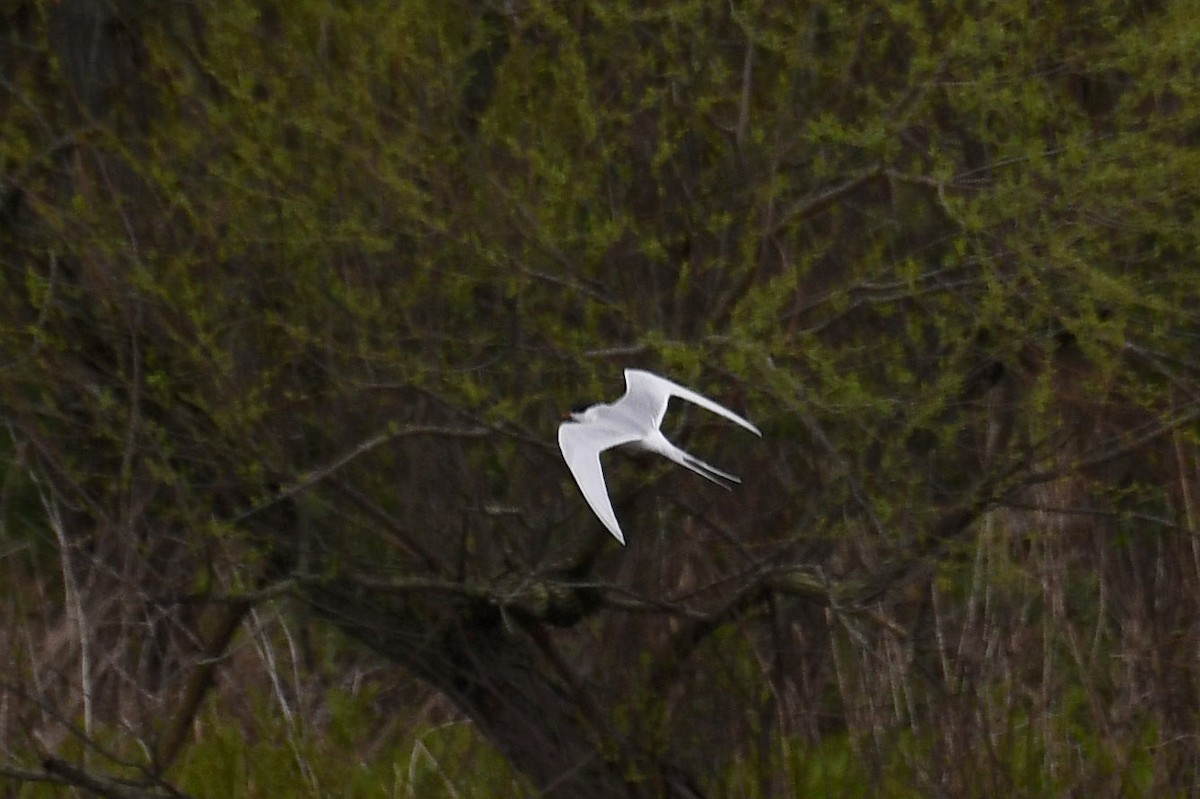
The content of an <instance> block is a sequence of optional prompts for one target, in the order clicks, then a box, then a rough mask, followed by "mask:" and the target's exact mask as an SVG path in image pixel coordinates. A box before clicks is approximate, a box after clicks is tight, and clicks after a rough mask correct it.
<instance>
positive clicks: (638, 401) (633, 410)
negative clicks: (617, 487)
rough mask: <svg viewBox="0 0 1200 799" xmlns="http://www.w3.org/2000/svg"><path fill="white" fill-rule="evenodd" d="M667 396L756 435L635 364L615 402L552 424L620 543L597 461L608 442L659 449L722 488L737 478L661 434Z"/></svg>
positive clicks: (589, 498)
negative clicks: (622, 394) (623, 390)
mask: <svg viewBox="0 0 1200 799" xmlns="http://www.w3.org/2000/svg"><path fill="white" fill-rule="evenodd" d="M671 397H679V398H680V399H684V400H687V401H688V402H692V403H695V404H696V405H699V406H700V407H702V408H704V409H705V410H707V411H711V412H712V413H715V414H717V415H719V416H724V417H725V418H726V419H729V420H730V421H732V422H735V423H737V424H739V425H741V426H742V427H744V428H746V429H747V430H749V431H750V432H752V433H754V434H755V435H758V436H761V435H762V433H761V432H760V431H759V429H758V428H757V427H755V426H754V425H753V424H751V423H750V422H749V421H747V420H746V419H743V418H742V417H741V416H738V415H737V414H736V413H734V412H733V411H731V410H729V409H728V408H726V407H724V406H723V405H718V404H717V403H715V402H713V401H712V400H710V399H709V398H708V397H705V396H703V395H701V394H697V393H696V392H695V391H692V390H691V389H689V388H685V387H684V386H681V385H679V384H678V383H674V382H672V381H670V380H667V379H666V378H665V377H659V376H658V375H656V374H652V373H650V372H644V371H642V370H640V369H626V370H625V395H624V396H623V397H621V398H620V399H619V400H617V401H616V402H610V403H599V404H596V405H591V406H588V407H586V408H578V409H576V410H574V411H573V412H572V413H571V414H570V417H569V419H568V421H565V422H563V424H562V425H560V426H559V428H558V446H559V449H561V450H562V454H563V458H564V459H565V460H566V462H567V466H568V467H569V468H570V469H571V474H572V475H573V476H574V477H575V482H576V483H578V484H579V489H580V491H582V492H583V497H584V499H586V500H587V502H588V504H589V505H590V506H591V508H592V510H593V511H594V512H595V514H596V516H597V517H599V519H600V521H601V522H603V523H604V526H605V527H606V528H608V531H609V532H610V533H612V534H613V536H614V537H616V539H617V540H618V541H620V542H621V543H622V544H624V543H625V536H624V535H623V534H622V532H621V526H620V525H619V524H618V523H617V516H616V514H615V513H614V512H613V509H612V502H611V501H610V500H609V497H608V487H607V486H606V485H605V483H604V471H603V469H602V468H601V466H600V453H601V452H603V451H605V450H607V449H612V448H613V447H619V446H627V447H630V448H635V449H640V450H644V451H647V452H653V453H656V454H658V455H662V456H663V457H664V458H667V459H668V460H670V461H674V462H675V463H678V464H679V465H680V466H684V467H686V468H688V469H691V470H692V471H693V472H696V473H697V474H699V475H700V476H702V477H705V478H707V479H709V480H711V481H713V482H714V483H717V484H718V485H721V486H724V487H726V488H728V486H727V485H725V482H726V481H728V482H731V483H740V482H741V481H740V480H739V479H738V478H737V477H735V476H733V475H732V474H729V473H728V472H723V471H721V470H720V469H718V468H716V467H715V466H711V465H709V464H707V463H705V462H704V461H702V460H700V459H699V458H695V457H692V456H691V455H689V454H688V453H686V452H684V451H683V450H681V449H680V448H679V447H677V446H675V445H674V444H672V443H671V442H670V441H668V440H667V439H666V436H664V435H663V434H662V431H661V430H660V429H659V426H660V425H661V424H662V420H663V415H664V414H666V412H667V403H668V402H669V401H670V399H671Z"/></svg>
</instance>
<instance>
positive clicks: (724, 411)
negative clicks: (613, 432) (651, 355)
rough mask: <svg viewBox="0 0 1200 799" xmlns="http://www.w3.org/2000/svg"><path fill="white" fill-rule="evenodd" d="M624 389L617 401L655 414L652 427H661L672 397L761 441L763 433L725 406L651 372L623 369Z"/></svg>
mask: <svg viewBox="0 0 1200 799" xmlns="http://www.w3.org/2000/svg"><path fill="white" fill-rule="evenodd" d="M625 389H626V390H625V396H624V397H622V398H621V400H620V401H621V402H629V403H631V404H632V405H633V406H635V407H639V408H646V409H647V410H648V412H649V413H652V414H654V426H655V427H658V426H660V425H661V424H662V420H663V415H664V414H666V412H667V401H668V400H670V399H671V397H679V398H680V399H685V400H687V401H688V402H692V403H695V404H696V405H699V406H700V407H701V408H704V409H705V410H706V411H712V412H713V413H715V414H717V415H718V416H724V417H725V418H726V419H728V420H729V421H731V422H734V423H735V424H740V425H741V426H742V427H744V428H746V429H747V430H749V431H750V432H751V433H754V435H756V436H759V437H760V438H761V437H762V431H761V430H759V429H758V428H757V427H755V426H754V425H753V424H751V423H750V421H749V420H748V419H743V418H742V417H741V416H738V415H737V414H736V413H734V412H733V411H731V410H729V409H728V408H726V407H725V406H724V405H719V404H717V403H715V402H713V401H712V400H710V399H709V398H708V397H706V396H704V395H703V394H697V393H696V392H695V391H692V390H691V389H690V388H685V387H684V386H681V385H679V384H678V383H675V382H673V381H671V380H668V379H666V378H665V377H659V376H658V375H656V374H654V373H653V372H645V371H642V370H641V369H626V370H625Z"/></svg>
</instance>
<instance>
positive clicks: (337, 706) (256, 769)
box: [175, 692, 523, 799]
mask: <svg viewBox="0 0 1200 799" xmlns="http://www.w3.org/2000/svg"><path fill="white" fill-rule="evenodd" d="M327 700H328V702H329V704H328V706H327V712H328V718H327V719H326V721H325V722H324V724H323V725H322V726H321V727H318V728H307V727H300V726H298V725H297V724H296V723H295V720H294V719H289V718H288V717H285V716H284V715H281V714H280V713H278V712H277V710H276V709H275V708H272V707H271V706H270V702H268V701H266V700H263V701H262V702H260V703H259V704H260V705H261V706H260V707H259V709H258V710H257V711H256V712H255V714H254V720H255V724H254V729H252V730H247V729H246V727H245V726H244V725H243V724H241V723H239V722H237V721H235V720H233V719H231V718H229V717H228V716H227V715H225V714H222V713H221V712H220V709H219V708H213V709H210V710H209V711H208V712H207V713H205V715H204V717H203V718H201V719H199V720H198V722H197V723H198V725H199V727H198V733H197V738H196V742H195V743H194V744H193V745H192V746H191V747H189V748H188V752H187V755H186V757H185V758H184V759H183V760H182V762H180V764H179V766H178V769H177V771H176V774H175V780H176V784H177V785H178V787H179V788H180V789H181V790H183V791H186V792H188V793H189V794H190V795H192V796H195V797H197V798H198V799H200V798H201V797H213V798H214V799H215V798H216V797H229V798H230V799H234V798H235V797H236V798H237V799H253V797H268V796H280V795H283V796H294V797H323V796H344V797H348V798H350V799H354V798H355V797H362V798H363V799H367V798H368V797H370V798H371V799H376V798H377V797H433V796H446V797H476V798H477V799H486V797H501V796H505V797H511V796H517V795H521V793H522V791H523V789H522V788H521V787H520V786H521V783H520V779H519V778H518V777H517V775H515V774H514V773H513V771H512V769H511V767H509V766H508V764H507V763H506V762H505V761H504V760H503V759H502V758H501V757H500V756H499V755H497V754H496V753H495V752H494V751H493V750H491V749H490V748H488V747H486V746H485V745H482V744H481V742H480V741H478V737H477V735H476V734H475V733H474V732H473V731H472V729H471V727H470V725H469V724H465V723H463V722H457V723H449V724H442V725H437V726H415V727H410V725H409V724H407V723H405V722H403V721H401V722H400V723H398V724H392V725H388V726H387V727H386V728H385V729H387V730H391V732H388V733H387V734H386V735H385V737H383V738H381V737H380V724H379V718H378V717H377V713H378V708H377V707H376V706H374V704H373V699H372V697H371V696H370V695H369V693H359V694H348V693H339V692H331V693H330V695H329V696H328V697H327ZM358 753H362V754H358Z"/></svg>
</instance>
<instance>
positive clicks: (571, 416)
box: [562, 402, 595, 422]
mask: <svg viewBox="0 0 1200 799" xmlns="http://www.w3.org/2000/svg"><path fill="white" fill-rule="evenodd" d="M594 405H595V403H591V402H576V403H575V404H574V405H572V406H571V410H569V411H566V412H564V413H563V415H562V418H563V421H564V422H582V421H583V420H584V418H585V417H586V416H587V412H588V411H589V410H591V409H592V407H593V406H594Z"/></svg>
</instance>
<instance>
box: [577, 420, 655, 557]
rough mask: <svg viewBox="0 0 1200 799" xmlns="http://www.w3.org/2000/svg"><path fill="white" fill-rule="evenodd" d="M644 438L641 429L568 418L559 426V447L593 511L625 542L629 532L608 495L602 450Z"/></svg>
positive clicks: (609, 529) (622, 542)
mask: <svg viewBox="0 0 1200 799" xmlns="http://www.w3.org/2000/svg"><path fill="white" fill-rule="evenodd" d="M639 438H641V436H639V435H638V434H637V433H630V432H621V431H619V430H612V429H609V428H605V427H600V426H597V425H592V424H578V423H576V422H564V423H563V424H561V425H559V427H558V448H559V449H560V450H562V454H563V459H564V460H566V462H567V467H568V468H570V470H571V475H572V476H573V477H574V478H575V482H576V483H578V484H579V490H580V491H582V492H583V498H584V499H586V500H587V503H588V505H590V506H591V507H592V512H593V513H595V514H596V516H597V517H598V518H599V519H600V521H601V522H603V523H604V526H605V527H607V528H608V531H609V532H610V533H612V534H613V536H614V537H616V539H617V540H618V541H620V542H621V544H622V545H624V543H625V536H624V535H622V533H621V526H620V525H619V524H617V514H616V513H614V512H613V507H612V502H611V501H610V500H609V498H608V486H607V485H605V483H604V470H603V469H602V468H601V467H600V453H601V452H603V451H604V450H606V449H611V448H613V447H619V446H620V445H622V444H628V443H629V442H631V441H636V440H637V439H639Z"/></svg>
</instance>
